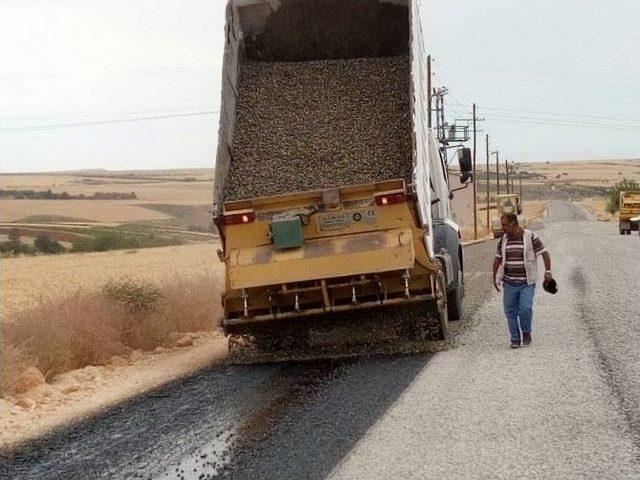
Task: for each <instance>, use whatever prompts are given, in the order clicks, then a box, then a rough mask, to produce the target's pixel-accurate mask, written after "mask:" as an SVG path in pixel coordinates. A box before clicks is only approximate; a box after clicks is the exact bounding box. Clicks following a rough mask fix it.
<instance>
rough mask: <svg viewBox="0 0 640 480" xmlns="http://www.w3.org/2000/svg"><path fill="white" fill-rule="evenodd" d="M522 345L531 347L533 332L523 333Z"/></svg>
mask: <svg viewBox="0 0 640 480" xmlns="http://www.w3.org/2000/svg"><path fill="white" fill-rule="evenodd" d="M522 345H523V346H527V345H531V332H522Z"/></svg>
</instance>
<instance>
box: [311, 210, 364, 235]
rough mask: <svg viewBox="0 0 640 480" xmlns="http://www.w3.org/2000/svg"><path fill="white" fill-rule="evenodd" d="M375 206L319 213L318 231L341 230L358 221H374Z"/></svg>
mask: <svg viewBox="0 0 640 480" xmlns="http://www.w3.org/2000/svg"><path fill="white" fill-rule="evenodd" d="M376 220H377V215H376V210H375V208H361V209H357V210H342V211H340V212H329V213H320V214H318V215H317V225H318V231H319V232H330V231H332V230H342V229H343V228H347V227H350V226H352V225H357V224H359V223H367V224H372V223H376Z"/></svg>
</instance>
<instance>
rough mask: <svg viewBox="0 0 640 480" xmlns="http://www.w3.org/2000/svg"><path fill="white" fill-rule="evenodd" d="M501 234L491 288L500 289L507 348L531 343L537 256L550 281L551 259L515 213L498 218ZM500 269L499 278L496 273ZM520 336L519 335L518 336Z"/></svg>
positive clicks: (536, 237) (494, 262) (538, 240)
mask: <svg viewBox="0 0 640 480" xmlns="http://www.w3.org/2000/svg"><path fill="white" fill-rule="evenodd" d="M501 222H502V231H503V232H504V235H503V236H502V238H501V239H500V241H499V242H498V249H497V252H496V258H495V259H494V261H493V286H494V287H495V289H496V290H497V291H498V292H499V291H500V287H499V285H500V283H502V288H503V290H504V297H503V301H504V313H505V315H506V316H507V321H508V323H509V334H510V335H511V348H518V347H520V346H521V345H522V346H526V345H530V344H531V320H532V317H533V295H534V293H535V289H536V282H537V281H538V255H542V259H543V260H544V266H545V270H546V271H545V274H544V277H545V280H551V279H552V278H553V277H552V275H551V257H550V256H549V252H547V250H546V249H545V248H544V245H543V244H542V242H541V241H540V239H539V238H538V236H537V235H536V234H535V233H533V232H532V231H530V230H525V229H523V228H522V227H521V226H520V225H518V216H517V215H516V214H515V213H505V214H504V215H502V218H501ZM501 269H502V272H501V274H500V275H499V274H498V272H499V270H501ZM521 333H522V335H521Z"/></svg>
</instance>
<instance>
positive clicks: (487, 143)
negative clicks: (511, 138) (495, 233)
mask: <svg viewBox="0 0 640 480" xmlns="http://www.w3.org/2000/svg"><path fill="white" fill-rule="evenodd" d="M485 140H486V147H487V229H489V134H488V133H487V136H486V139H485Z"/></svg>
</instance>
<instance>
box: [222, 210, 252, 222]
mask: <svg viewBox="0 0 640 480" xmlns="http://www.w3.org/2000/svg"><path fill="white" fill-rule="evenodd" d="M255 221H256V212H254V211H253V210H244V211H241V212H232V213H225V214H223V215H222V223H223V224H224V225H242V224H244V223H253V222H255Z"/></svg>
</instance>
